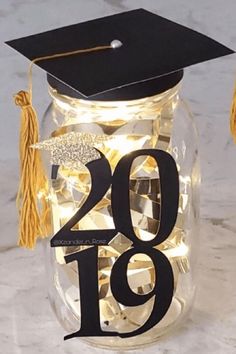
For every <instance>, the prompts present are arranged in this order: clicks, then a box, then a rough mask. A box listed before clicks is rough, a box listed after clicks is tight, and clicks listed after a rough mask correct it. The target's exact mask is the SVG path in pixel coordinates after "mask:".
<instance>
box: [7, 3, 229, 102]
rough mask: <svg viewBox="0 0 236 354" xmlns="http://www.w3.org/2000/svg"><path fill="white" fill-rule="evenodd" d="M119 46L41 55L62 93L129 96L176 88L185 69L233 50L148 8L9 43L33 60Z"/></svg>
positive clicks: (51, 80)
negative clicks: (113, 43) (115, 42)
mask: <svg viewBox="0 0 236 354" xmlns="http://www.w3.org/2000/svg"><path fill="white" fill-rule="evenodd" d="M113 40H119V41H120V42H121V43H122V46H121V47H119V48H116V49H113V50H112V48H111V49H110V50H101V51H96V52H93V53H84V54H78V55H70V56H66V57H59V58H51V59H50V60H40V61H38V62H37V63H36V64H37V65H38V66H39V67H41V68H42V69H43V70H45V71H46V72H47V74H48V75H47V77H48V82H49V84H50V85H51V86H52V87H53V88H55V89H56V90H58V91H59V92H60V93H61V94H65V95H68V96H73V97H77V98H83V99H89V100H131V99H138V98H141V97H148V96H151V95H154V94H157V93H160V92H162V91H165V90H167V89H169V88H170V87H173V86H174V85H175V84H177V83H178V82H179V81H180V80H181V78H182V76H183V68H185V67H188V66H190V65H193V64H197V63H200V62H203V61H207V60H210V59H214V58H218V57H222V56H225V55H228V54H232V53H234V51H233V50H231V49H229V48H227V47H225V46H224V45H221V44H220V43H218V42H216V41H214V40H213V39H210V38H209V37H206V36H205V35H202V34H200V33H198V32H196V31H193V30H191V29H189V28H187V27H184V26H182V25H179V24H177V23H174V22H172V21H170V20H167V19H165V18H163V17H160V16H158V15H156V14H154V13H151V12H149V11H146V10H144V9H137V10H133V11H128V12H124V13H120V14H116V15H113V16H107V17H103V18H99V19H95V20H92V21H88V22H83V23H78V24H75V25H71V26H67V27H62V28H59V29H55V30H52V31H48V32H44V33H40V34H36V35H32V36H28V37H24V38H20V39H16V40H12V41H9V42H6V43H7V44H8V45H9V46H11V47H12V48H14V49H16V50H17V51H18V52H19V53H21V54H23V55H24V56H25V57H27V58H28V59H30V60H31V61H32V60H33V59H35V58H39V57H44V56H52V55H53V54H58V53H69V52H72V51H77V50H78V49H84V48H93V47H96V46H109V45H110V43H111V42H112V41H113Z"/></svg>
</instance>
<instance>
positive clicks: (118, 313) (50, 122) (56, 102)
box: [43, 84, 200, 350]
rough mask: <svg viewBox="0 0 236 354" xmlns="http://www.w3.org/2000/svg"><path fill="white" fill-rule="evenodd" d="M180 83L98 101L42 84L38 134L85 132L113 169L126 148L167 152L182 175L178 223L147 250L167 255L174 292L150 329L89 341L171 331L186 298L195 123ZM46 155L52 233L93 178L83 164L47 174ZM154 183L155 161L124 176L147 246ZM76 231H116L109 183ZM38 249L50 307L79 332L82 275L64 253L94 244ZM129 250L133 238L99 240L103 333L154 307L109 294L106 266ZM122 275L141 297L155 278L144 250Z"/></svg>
mask: <svg viewBox="0 0 236 354" xmlns="http://www.w3.org/2000/svg"><path fill="white" fill-rule="evenodd" d="M179 89H180V84H178V85H177V86H175V87H173V88H172V89H169V90H167V91H165V92H163V93H161V94H158V95H155V96H152V97H148V98H143V99H137V100H132V101H106V102H104V101H88V100H82V99H76V98H72V97H68V96H65V95H61V94H59V93H58V92H57V91H56V90H55V89H53V88H51V87H50V88H49V92H50V95H51V97H52V103H51V105H50V106H49V108H48V109H47V111H46V114H45V116H44V119H43V139H50V138H52V137H59V136H61V135H64V134H68V133H71V132H73V133H76V134H77V133H79V134H81V137H83V136H91V137H93V139H95V140H94V141H95V143H96V144H95V146H96V147H97V148H98V149H99V151H101V152H102V154H104V156H105V157H106V159H107V160H108V161H109V164H110V166H111V170H112V172H114V170H115V168H116V166H117V164H118V162H119V161H120V159H121V158H122V157H123V156H124V155H127V154H129V153H131V152H132V151H136V150H140V149H158V150H162V151H165V152H167V153H168V154H170V155H171V156H172V157H173V159H174V161H175V163H176V167H177V170H178V175H179V205H178V211H177V219H176V223H175V226H174V228H173V230H172V232H171V233H170V235H169V237H168V238H167V239H166V240H164V242H162V243H161V244H159V245H157V246H154V248H156V249H157V250H159V251H161V252H162V253H163V254H164V255H165V256H166V257H167V259H168V261H169V262H170V264H171V268H172V272H173V279H174V284H173V297H172V301H171V303H170V306H169V308H168V310H167V312H166V313H165V315H164V316H163V318H162V319H161V320H160V321H159V322H158V323H157V324H156V325H155V326H154V327H153V328H151V329H150V330H148V331H146V332H145V333H142V334H140V335H137V336H134V337H132V336H131V337H129V338H120V337H119V336H112V337H85V338H83V340H85V341H86V342H89V343H90V344H92V345H95V346H99V347H104V348H108V349H109V348H110V349H121V350H122V349H134V348H140V347H142V346H145V345H147V344H150V343H153V342H155V341H156V340H157V339H158V338H159V337H160V336H162V335H163V334H165V333H167V332H169V331H170V330H172V329H173V328H175V327H176V326H177V325H178V324H179V323H180V322H181V321H182V320H183V318H184V317H185V316H186V314H187V313H188V311H189V309H190V307H191V305H192V303H193V299H194V294H195V288H196V281H195V268H196V257H197V244H198V219H199V200H198V196H199V191H198V187H199V181H200V176H199V168H198V145H197V144H198V141H197V133H196V128H195V125H194V121H193V119H192V116H191V114H190V113H189V110H188V109H187V106H186V104H185V103H184V101H183V100H182V99H180V97H179ZM73 133H72V134H73ZM96 137H97V141H96ZM103 137H104V139H103ZM43 159H44V163H45V167H46V168H47V171H48V179H49V182H50V186H51V187H50V191H49V196H48V198H49V199H50V202H51V208H52V225H53V230H52V231H53V232H52V233H53V235H54V234H55V233H56V232H58V231H59V230H60V228H61V227H62V226H63V225H65V223H66V222H67V221H68V220H69V219H70V218H71V217H72V216H73V215H74V214H75V212H76V211H77V210H79V209H80V208H81V206H82V205H83V203H84V201H85V200H86V198H87V197H88V195H89V193H90V191H91V177H90V174H89V171H88V169H87V167H86V166H85V165H83V164H80V166H79V168H75V167H73V166H69V167H68V166H60V167H59V169H58V173H57V176H56V178H54V179H53V180H51V164H50V161H49V154H47V153H43ZM159 179H160V174H159V169H158V163H157V161H155V159H154V158H153V157H151V156H140V157H137V158H136V159H134V161H133V163H132V168H131V173H130V179H129V201H130V214H131V219H132V224H133V228H134V231H135V234H136V236H137V238H138V239H140V240H143V241H144V242H146V241H149V240H152V239H153V238H154V237H155V234H156V233H157V230H158V228H159V226H160V225H159V224H160V215H161V207H160V203H161V191H160V181H159ZM75 228H76V229H79V230H86V229H89V230H91V229H92V230H101V229H102V230H104V229H111V228H114V220H113V216H112V209H111V190H110V189H108V191H107V192H106V193H105V195H104V196H103V198H101V200H100V201H99V203H97V205H95V206H94V207H93V208H92V210H90V211H89V212H88V213H87V215H85V216H84V217H83V218H82V219H81V220H80V221H79V223H77V224H76V225H75ZM45 247H46V258H47V276H48V290H49V299H50V303H51V305H52V308H53V310H54V312H55V313H56V316H57V318H58V320H59V321H60V323H61V325H62V326H63V327H64V329H65V330H66V331H67V332H70V333H72V332H76V331H78V329H79V328H80V324H81V308H80V300H81V299H80V285H79V271H78V266H77V263H76V262H71V263H68V264H66V262H65V258H64V256H65V255H69V254H72V253H75V252H79V251H83V250H86V249H87V248H89V247H91V246H88V245H84V244H82V245H78V246H77V247H75V246H73V247H71V246H63V247H56V248H51V247H50V241H49V239H47V240H46V241H45ZM131 248H132V242H131V241H130V240H129V238H128V237H126V236H125V235H123V234H122V233H120V232H117V234H116V236H115V237H114V238H113V239H112V241H111V242H110V243H109V245H105V246H104V245H101V246H98V294H99V313H100V325H101V329H102V330H104V331H116V332H119V333H124V332H125V333H126V332H132V331H134V330H137V329H139V328H140V327H142V326H143V324H144V323H145V322H146V321H147V319H148V317H149V316H150V314H151V312H152V308H153V304H154V298H155V297H154V296H153V297H151V298H150V299H149V300H148V301H146V302H145V303H144V304H142V305H138V306H124V305H122V304H120V303H119V302H118V301H117V300H116V298H115V297H114V296H113V293H112V291H111V284H110V276H111V270H112V267H113V266H114V264H115V263H116V261H117V259H118V258H119V257H120V256H121V255H122V254H123V253H124V252H126V251H127V250H129V249H131ZM157 274H158V269H157ZM127 278H128V284H129V287H130V289H131V290H132V292H133V293H136V294H139V295H140V296H143V295H144V294H147V293H149V292H151V291H152V289H153V288H154V286H155V283H156V282H158V275H157V279H155V278H156V273H155V271H154V264H153V262H152V259H150V257H149V256H148V255H147V254H145V252H144V253H137V254H134V255H133V257H131V258H130V260H129V264H128V267H127ZM88 282H89V279H88Z"/></svg>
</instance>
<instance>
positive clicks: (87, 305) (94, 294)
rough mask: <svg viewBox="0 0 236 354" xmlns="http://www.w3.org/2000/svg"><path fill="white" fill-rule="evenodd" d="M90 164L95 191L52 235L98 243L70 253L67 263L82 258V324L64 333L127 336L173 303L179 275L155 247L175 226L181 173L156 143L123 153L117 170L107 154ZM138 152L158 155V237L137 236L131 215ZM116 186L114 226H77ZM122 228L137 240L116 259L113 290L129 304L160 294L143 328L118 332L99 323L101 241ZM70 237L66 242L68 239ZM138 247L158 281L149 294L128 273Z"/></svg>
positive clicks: (57, 240)
mask: <svg viewBox="0 0 236 354" xmlns="http://www.w3.org/2000/svg"><path fill="white" fill-rule="evenodd" d="M101 156H102V157H101V159H99V160H95V161H92V162H90V163H88V164H87V165H86V166H87V168H88V169H89V172H90V174H91V182H92V183H91V191H90V194H89V196H88V198H87V200H86V202H85V203H84V204H83V206H82V207H81V208H80V209H79V210H78V211H77V213H76V214H75V215H74V216H73V217H72V218H71V219H70V220H69V221H68V222H67V223H66V224H65V225H64V226H63V227H62V228H61V229H60V230H59V231H58V233H57V234H56V235H55V236H54V237H53V238H52V240H51V246H52V247H60V246H63V245H71V246H74V245H76V241H78V240H79V241H80V242H81V241H85V242H86V240H90V241H91V240H92V239H96V241H98V243H97V244H96V245H94V246H93V247H89V248H87V249H86V250H84V251H80V252H77V253H72V254H70V255H68V256H65V261H66V263H70V262H73V261H77V264H78V272H79V283H80V306H81V326H80V329H79V330H78V331H77V332H75V333H72V334H70V335H67V336H66V337H65V339H69V338H73V337H84V336H120V337H123V338H127V337H133V336H136V335H139V334H142V333H144V332H146V331H148V330H149V329H151V328H152V327H154V326H155V325H156V324H157V323H158V322H160V320H161V319H162V318H163V317H164V315H165V314H166V312H167V310H168V308H169V307H170V304H171V301H172V297H173V288H174V279H173V271H172V267H171V264H170V262H169V260H168V258H167V257H166V256H165V255H164V254H163V253H162V252H161V251H159V250H157V249H155V248H153V246H157V245H159V244H160V243H162V242H163V241H165V240H166V239H167V238H168V236H169V235H170V233H171V232H172V230H173V228H174V226H175V222H176V217H177V212H178V203H179V177H178V171H177V168H176V164H175V161H174V159H173V158H172V156H171V155H170V154H168V153H167V152H164V151H162V150H157V149H145V150H137V151H134V152H131V153H129V154H127V155H125V156H123V157H122V158H121V160H120V161H119V162H118V164H117V166H116V168H115V171H114V173H113V175H112V173H111V168H110V165H109V162H108V161H107V159H106V158H105V156H104V155H102V154H101ZM139 156H151V157H152V158H154V159H155V161H156V163H157V165H158V169H159V176H160V189H161V209H160V210H161V213H160V226H159V229H158V231H157V233H156V235H155V237H154V238H153V239H152V240H150V241H142V240H140V239H138V238H137V236H136V234H135V232H134V229H133V225H132V219H131V213H130V198H129V180H130V170H131V166H132V163H133V161H134V160H135V159H136V158H137V157H139ZM110 186H111V208H112V215H113V219H114V224H115V228H114V229H108V230H107V229H106V230H72V228H73V226H74V225H75V224H76V223H78V222H79V221H80V220H81V219H82V218H83V217H84V216H85V215H86V214H87V213H88V212H89V211H90V210H91V209H92V208H93V207H94V206H95V205H96V204H97V203H98V202H99V201H100V200H101V199H102V198H103V196H104V195H105V194H106V192H107V191H108V189H109V188H110ZM118 232H120V233H122V234H123V235H125V236H126V237H127V238H129V239H130V240H131V241H132V247H131V248H130V249H129V250H127V251H126V252H124V253H123V254H121V256H120V257H119V258H118V260H117V261H116V262H115V264H114V266H113V268H112V271H111V277H110V284H111V291H112V294H113V296H114V298H115V299H116V300H117V301H118V302H119V303H120V304H122V305H124V306H139V305H143V304H144V303H145V302H147V301H148V300H149V299H151V298H152V297H153V296H155V300H154V305H153V309H152V312H151V314H150V316H149V318H148V320H147V321H146V323H144V324H143V325H142V326H141V327H139V328H138V329H136V330H134V331H132V332H127V333H118V332H111V331H103V330H102V329H101V325H100V315H99V297H98V244H100V245H101V243H100V242H99V240H100V241H101V242H103V245H108V244H109V242H110V241H111V240H112V239H113V237H115V235H116V234H117V233H118ZM64 242H65V243H64ZM137 253H143V254H146V255H148V256H149V257H150V258H151V260H152V262H153V265H154V269H155V279H156V282H155V286H154V288H153V289H152V291H151V292H149V293H148V294H145V295H138V294H136V293H134V292H133V291H132V290H131V288H130V286H129V284H128V279H127V267H128V263H129V260H130V258H131V257H132V256H134V255H135V254H137Z"/></svg>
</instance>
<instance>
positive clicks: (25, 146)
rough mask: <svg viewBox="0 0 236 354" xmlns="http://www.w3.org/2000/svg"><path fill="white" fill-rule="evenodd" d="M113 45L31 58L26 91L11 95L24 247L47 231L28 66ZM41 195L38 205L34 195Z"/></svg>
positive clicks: (44, 185) (48, 218)
mask: <svg viewBox="0 0 236 354" xmlns="http://www.w3.org/2000/svg"><path fill="white" fill-rule="evenodd" d="M112 48H114V45H113V44H112V43H111V44H110V45H104V46H98V47H93V48H87V49H78V50H74V51H72V52H66V53H57V54H52V55H48V56H44V57H39V58H35V59H34V60H32V61H31V63H30V67H29V71H28V84H29V89H28V92H27V91H20V92H18V94H16V95H15V96H14V98H15V103H16V105H17V106H20V107H21V131H20V172H21V177H20V185H19V190H18V194H17V207H18V210H19V217H20V220H19V224H20V225H19V242H18V244H19V245H20V246H23V247H27V248H31V249H32V248H34V246H35V243H36V239H37V237H46V236H48V235H49V234H50V232H51V214H50V208H49V203H48V202H47V191H48V185H47V179H46V177H45V173H44V170H43V164H42V161H41V157H40V152H39V150H38V149H33V148H31V146H32V145H34V144H36V143H37V142H38V140H39V127H38V119H37V114H36V111H35V109H34V107H33V105H32V67H33V65H34V64H35V63H37V62H39V61H42V60H49V59H57V58H62V57H67V56H71V55H77V54H82V53H91V52H96V51H100V50H106V49H112ZM39 194H40V195H41V198H39V199H40V202H41V205H39V204H40V203H39V201H38V195H39Z"/></svg>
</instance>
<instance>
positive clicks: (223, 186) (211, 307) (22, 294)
mask: <svg viewBox="0 0 236 354" xmlns="http://www.w3.org/2000/svg"><path fill="white" fill-rule="evenodd" d="M137 7H145V8H147V9H150V10H152V11H154V12H156V13H159V14H160V15H162V16H166V17H169V18H170V19H173V20H175V21H177V22H181V23H183V24H185V25H187V26H190V27H192V28H194V29H196V30H199V31H203V32H204V33H206V34H208V35H210V36H212V37H213V38H216V39H217V40H219V41H222V42H223V43H225V44H226V45H228V46H231V47H232V48H234V49H236V20H235V14H236V2H235V0H227V1H224V0H214V1H212V0H198V1H195V0H178V1H176V0H159V1H154V0H136V1H131V0H104V1H102V0H97V1H95V0H87V1H82V0H68V1H64V0H40V1H38V0H0V40H1V43H0V68H1V69H0V70H1V71H0V72H1V75H0V84H1V91H0V112H1V120H0V124H1V129H0V166H1V171H2V173H1V175H0V189H1V190H0V192H1V199H0V206H1V214H0V220H1V238H0V250H1V253H0V318H1V321H0V343H1V352H2V353H4V354H28V353H29V354H32V353H34V354H37V353H47V352H50V353H57V354H61V353H66V354H70V353H77V352H81V351H82V350H83V351H84V352H85V353H103V352H104V353H105V352H107V351H102V350H97V351H96V350H95V349H91V348H89V347H87V346H85V345H84V344H81V342H78V341H77V340H71V341H67V342H65V343H64V342H63V340H62V338H63V331H62V330H61V329H60V326H59V325H58V323H57V322H56V320H55V318H54V315H53V314H52V312H51V310H50V308H49V304H48V301H47V295H46V289H45V284H44V282H45V281H44V269H43V256H42V251H41V248H40V245H39V247H38V249H37V251H36V252H35V253H31V252H29V251H25V250H19V249H17V248H16V247H15V244H16V234H17V226H16V225H17V223H16V212H15V195H16V189H17V147H18V141H17V136H18V127H19V118H18V117H19V112H18V109H17V108H16V107H14V105H13V104H12V94H13V93H14V92H16V91H18V90H19V89H24V88H25V83H26V81H25V80H26V75H25V73H26V69H27V62H26V61H25V60H24V58H22V57H20V56H17V55H16V53H14V52H13V51H11V50H10V49H9V48H7V47H6V46H4V45H3V41H4V40H8V39H12V38H15V37H18V36H23V35H28V34H31V33H36V32H39V31H44V30H48V29H51V28H54V27H57V26H63V25H67V24H71V23H75V22H79V21H82V20H86V19H91V18H95V17H99V16H103V15H108V14H112V13H115V12H121V11H124V10H128V9H133V8H137ZM235 77H236V57H235V56H230V57H227V58H222V59H217V60H215V61H213V62H209V63H204V64H202V65H201V66H196V67H192V68H189V69H187V70H186V74H185V83H184V87H183V94H184V95H185V97H187V98H188V99H189V101H190V104H191V108H192V111H193V112H194V114H195V117H196V123H197V127H198V130H199V137H200V152H201V165H202V190H201V211H202V213H201V214H202V228H201V242H200V243H201V252H200V262H199V271H200V277H199V290H198V293H197V298H196V301H195V306H194V309H193V312H192V314H191V317H190V319H189V320H188V321H187V322H186V323H185V324H184V325H183V327H182V328H181V329H180V330H179V331H178V332H176V333H175V334H174V335H172V336H170V337H167V338H165V339H163V340H161V341H160V342H159V343H158V344H157V345H156V346H154V347H152V348H148V349H146V350H145V352H146V353H158V354H159V353H160V354H161V353H163V354H172V353H173V354H177V353H178V354H185V353H186V354H189V353H193V354H198V353H204V354H208V353H209V354H211V353H214V354H233V353H236V282H235V271H236V256H235V254H236V217H235V216H236V188H235V180H236V146H234V145H233V143H232V139H231V138H230V134H229V128H228V126H229V125H228V119H229V107H230V100H231V96H232V91H233V84H234V79H235ZM34 86H35V105H36V106H37V108H38V110H39V112H40V114H41V113H42V112H43V111H44V109H45V108H46V106H47V103H48V97H47V95H46V85H45V80H44V73H43V72H41V71H40V70H37V69H35V71H34ZM42 92H44V94H42ZM39 93H41V94H40V95H39ZM135 353H138V351H135ZM140 353H141V352H140Z"/></svg>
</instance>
